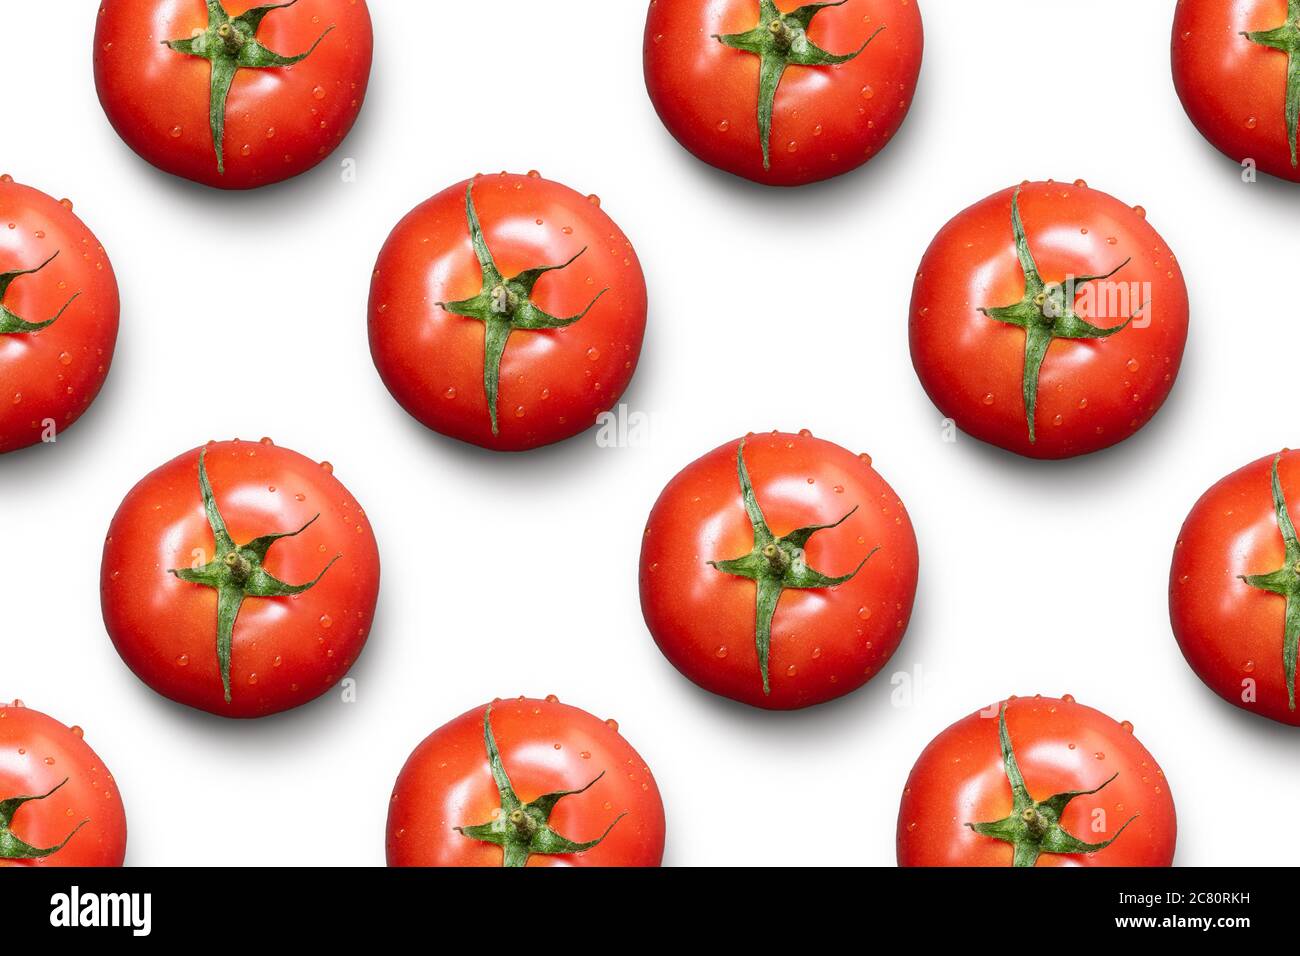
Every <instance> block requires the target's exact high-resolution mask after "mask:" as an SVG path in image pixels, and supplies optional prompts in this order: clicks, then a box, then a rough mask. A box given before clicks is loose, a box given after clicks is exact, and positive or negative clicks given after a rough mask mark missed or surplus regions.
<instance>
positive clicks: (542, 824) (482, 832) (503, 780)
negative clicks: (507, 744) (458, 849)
mask: <svg viewBox="0 0 1300 956" xmlns="http://www.w3.org/2000/svg"><path fill="white" fill-rule="evenodd" d="M483 743H484V746H485V747H486V749H487V755H488V767H489V768H490V769H491V771H492V780H493V782H494V783H495V784H496V788H497V796H498V799H499V800H500V801H501V812H500V813H498V814H497V815H496V816H494V817H493V819H492V820H491V821H490V822H488V823H480V824H475V825H473V826H464V827H453V828H452V829H454V830H455V831H456V832H457V833H459V834H461V835H462V836H465V837H468V838H469V839H471V840H478V841H480V842H483V843H492V844H494V845H496V846H499V847H501V849H502V865H503V866H506V867H519V866H526V865H527V863H528V858H529V857H530V856H533V855H534V854H538V855H543V856H561V855H565V854H571V853H583V852H585V851H587V850H590V849H592V848H593V847H595V846H598V845H599V844H600V843H601V842H603V841H604V839H605V837H607V836H609V834H610V831H611V830H613V829H614V827H615V826H616V825H617V824H618V821H619V820H622V819H623V817H625V816H627V814H626V813H620V814H619V815H618V816H617V817H615V818H614V822H613V823H611V824H610V825H609V826H608V827H607V828H606V829H605V832H604V833H602V834H601V835H600V836H599V837H597V838H596V839H594V840H588V841H586V842H585V843H578V842H575V841H573V840H570V839H569V838H568V837H565V836H561V835H560V834H559V833H557V832H556V831H555V830H554V829H552V828H551V825H550V819H551V814H552V813H553V812H554V811H555V805H556V804H557V803H559V802H560V801H561V800H562V799H564V798H565V797H573V796H577V795H579V794H582V793H586V792H587V791H588V790H590V789H591V788H592V787H594V786H595V785H596V783H597V781H599V780H600V778H601V777H603V776H605V774H604V772H603V771H602V772H601V773H600V774H598V775H597V776H596V778H595V779H594V780H592V781H591V782H590V783H588V784H587V785H586V786H585V787H580V788H579V789H577V790H557V791H555V792H554V793H547V794H544V795H542V796H540V797H538V798H537V799H535V800H533V801H532V802H530V803H523V802H522V801H520V799H519V797H518V796H517V795H516V794H515V789H514V786H513V785H512V784H511V783H510V776H509V774H507V773H506V768H505V764H504V763H503V762H502V760H501V751H500V749H498V747H497V741H496V737H495V735H493V733H492V705H491V704H488V706H487V709H486V710H485V711H484V713H483Z"/></svg>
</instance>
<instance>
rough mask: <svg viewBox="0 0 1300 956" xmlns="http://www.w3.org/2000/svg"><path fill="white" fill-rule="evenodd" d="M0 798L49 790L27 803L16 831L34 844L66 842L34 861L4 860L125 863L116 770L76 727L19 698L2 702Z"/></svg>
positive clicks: (45, 863) (34, 863)
mask: <svg viewBox="0 0 1300 956" xmlns="http://www.w3.org/2000/svg"><path fill="white" fill-rule="evenodd" d="M0 754H3V755H4V756H3V757H2V758H0V800H10V799H12V798H14V797H19V796H29V795H32V794H43V793H48V792H49V791H50V790H53V789H54V788H55V787H56V786H59V784H60V783H62V781H63V780H65V779H66V780H67V783H64V784H63V786H61V787H59V789H58V790H57V791H56V792H55V793H53V794H52V795H51V796H49V797H47V798H46V799H44V800H32V801H30V802H28V803H25V804H23V806H21V807H20V808H19V809H18V812H17V813H16V814H15V815H14V818H13V832H14V834H15V835H16V836H17V837H18V838H19V839H21V840H23V841H24V842H26V843H28V844H30V845H31V846H35V847H41V848H45V847H52V846H57V845H58V844H60V843H62V842H63V840H64V839H65V838H67V837H68V834H69V833H71V832H72V830H73V828H74V827H76V826H77V824H78V823H80V822H81V821H82V820H87V821H89V822H87V823H86V825H85V826H83V827H82V828H81V829H80V830H78V831H77V833H76V834H75V835H74V836H73V837H72V838H71V839H70V840H68V843H67V845H66V846H64V847H63V848H62V849H61V850H59V851H58V852H56V853H52V854H51V855H49V856H47V857H43V858H40V859H32V860H6V859H0V867H5V866H41V867H74V866H121V865H122V863H123V861H124V860H125V859H126V811H125V810H124V809H123V806H122V795H121V794H120V793H119V792H118V789H117V783H116V781H114V779H113V775H112V773H110V772H109V770H108V768H107V767H105V766H104V762H103V761H102V760H100V759H99V757H98V755H96V753H95V751H94V750H92V749H91V748H90V745H89V744H87V743H86V741H85V740H84V739H83V738H82V736H81V735H79V734H78V733H77V732H76V731H75V730H72V729H70V728H68V727H65V726H64V725H63V724H61V723H59V721H57V720H55V719H54V718H53V717H48V716H46V715H45V714H42V713H41V712H40V711H36V710H32V709H31V708H30V707H26V706H24V705H23V704H22V703H21V702H19V701H14V702H13V703H12V704H4V703H0Z"/></svg>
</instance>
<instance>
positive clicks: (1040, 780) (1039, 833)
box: [898, 694, 1178, 866]
mask: <svg viewBox="0 0 1300 956" xmlns="http://www.w3.org/2000/svg"><path fill="white" fill-rule="evenodd" d="M1013 781H1015V782H1014V783H1013ZM1177 832H1178V826H1177V819H1176V816H1175V813H1174V801H1173V797H1172V796H1171V795H1170V793H1169V784H1168V782H1167V781H1166V780H1165V775H1164V772H1163V771H1162V770H1161V769H1160V767H1159V766H1158V765H1157V764H1156V761H1155V758H1154V757H1152V756H1151V754H1149V753H1148V752H1147V749H1146V748H1145V747H1143V746H1142V744H1140V743H1139V742H1138V739H1137V738H1136V737H1134V736H1133V725H1132V724H1130V723H1128V722H1127V721H1125V722H1124V723H1122V724H1118V723H1116V722H1115V721H1113V720H1111V719H1110V718H1109V717H1107V716H1106V715H1105V714H1103V713H1102V712H1101V711H1098V710H1093V709H1092V708H1091V707H1085V706H1084V705H1083V704H1078V703H1075V700H1074V698H1073V697H1071V696H1070V695H1068V694H1067V695H1066V696H1065V697H1063V698H1061V699H1060V700H1056V699H1055V698H1050V697H1041V696H1036V697H1033V698H1015V697H1013V698H1011V699H1010V700H1008V701H1006V702H1004V703H1003V704H1001V705H998V706H994V707H990V708H988V709H986V710H983V711H977V712H976V713H973V714H970V715H969V716H967V717H963V718H962V719H961V720H959V721H957V723H955V724H953V725H952V726H951V727H949V728H948V729H947V730H945V731H944V732H943V733H941V734H940V735H939V736H938V737H935V738H934V740H932V741H930V745H929V746H928V747H926V748H925V750H924V751H922V753H921V756H920V758H919V759H918V760H917V761H916V766H914V767H913V768H912V773H911V775H910V776H909V777H908V778H907V786H906V787H905V788H904V789H903V803H902V806H901V807H899V810H898V863H899V865H900V866H1013V865H1014V866H1035V865H1037V866H1170V865H1171V864H1172V863H1173V860H1174V840H1175V837H1176V835H1177Z"/></svg>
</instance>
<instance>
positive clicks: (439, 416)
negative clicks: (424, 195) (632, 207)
mask: <svg viewBox="0 0 1300 956" xmlns="http://www.w3.org/2000/svg"><path fill="white" fill-rule="evenodd" d="M645 321H646V287H645V277H644V276H643V275H642V274H641V265H640V262H639V261H638V260H637V257H636V253H635V252H634V251H633V250H632V244H631V243H630V242H629V241H628V239H627V237H626V236H624V235H623V233H622V231H621V230H620V229H619V228H618V226H616V225H615V224H614V222H613V220H611V219H610V218H609V217H608V216H607V215H605V213H603V212H602V211H601V209H600V200H599V199H597V198H596V197H595V196H588V197H585V198H584V197H582V196H580V195H578V194H577V193H575V192H574V191H573V190H571V189H569V188H568V187H566V186H561V185H560V184H559V183H553V182H550V181H549V180H545V179H542V178H541V177H540V176H538V175H537V174H536V173H529V174H528V175H527V176H513V175H509V174H507V173H502V174H500V175H499V176H476V177H475V178H474V179H472V180H470V181H468V182H462V183H457V184H456V185H455V186H452V187H451V188H450V189H446V190H444V191H443V192H440V193H438V195H436V196H434V197H433V198H432V199H429V200H427V201H425V202H423V203H421V204H420V205H419V206H416V207H415V209H413V210H412V211H411V212H410V213H408V214H407V216H406V218H404V219H403V220H402V221H401V222H399V223H398V224H397V228H395V229H394V230H393V232H392V235H390V236H389V237H388V241H387V242H386V243H385V244H384V248H383V251H381V252H380V253H379V262H378V263H377V264H376V266H375V272H374V277H373V280H372V282H371V285H370V351H371V354H372V355H373V356H374V360H375V366H376V368H378V369H379V374H380V376H381V377H382V378H383V380H384V384H385V385H387V386H388V390H389V391H390V392H392V394H393V397H394V398H396V399H397V401H398V402H399V403H400V404H401V406H402V407H403V408H405V409H406V410H407V411H408V412H410V413H411V415H413V416H414V417H415V418H417V419H418V420H419V421H420V422H421V423H423V424H424V425H426V426H428V427H429V428H432V429H433V430H434V431H438V432H442V433H443V434H444V435H450V436H451V437H453V438H459V439H461V440H462V441H467V442H472V443H473V444H476V445H482V446H483V447H485V448H495V449H498V450H502V451H522V450H524V449H528V448H535V447H537V446H538V445H547V444H550V443H551V442H557V441H560V440H562V439H565V438H569V437H571V436H573V435H576V434H578V433H579V432H582V431H585V430H586V429H587V428H589V427H590V426H591V425H592V424H593V423H594V422H595V420H596V418H597V416H599V415H600V414H601V413H602V412H604V411H606V410H608V409H610V408H612V407H614V405H616V404H617V403H618V400H619V397H620V396H621V395H622V394H623V390H624V389H626V388H627V385H628V382H629V381H631V379H632V373H633V372H634V371H635V370H636V363H637V360H638V358H640V355H641V341H642V339H643V338H644V336H645Z"/></svg>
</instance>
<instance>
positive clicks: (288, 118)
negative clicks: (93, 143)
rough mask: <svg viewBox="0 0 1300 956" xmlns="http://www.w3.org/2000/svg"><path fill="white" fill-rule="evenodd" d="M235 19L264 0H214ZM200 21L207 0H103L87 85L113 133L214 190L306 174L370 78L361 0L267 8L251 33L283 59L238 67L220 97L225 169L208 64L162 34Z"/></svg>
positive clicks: (338, 136)
mask: <svg viewBox="0 0 1300 956" xmlns="http://www.w3.org/2000/svg"><path fill="white" fill-rule="evenodd" d="M222 3H223V6H224V7H225V9H226V11H227V12H228V13H229V14H230V15H231V16H232V17H236V16H239V15H240V14H243V13H245V12H247V11H248V10H249V9H251V8H253V7H257V6H261V5H262V3H261V0H222ZM207 25H208V14H207V7H206V5H205V3H204V0H103V2H102V3H101V4H100V7H99V16H98V18H97V21H96V25H95V56H94V65H95V87H96V89H97V90H98V92H99V100H100V103H101V104H102V105H103V107H104V112H105V114H107V116H108V120H109V122H110V123H112V125H113V128H114V129H115V130H116V131H117V133H118V135H119V136H121V137H122V139H123V140H124V141H125V142H126V144H127V145H128V146H130V147H131V149H133V150H134V151H135V152H136V153H137V154H139V155H140V156H141V157H142V158H143V159H145V160H147V161H148V162H149V163H151V164H153V165H154V166H156V167H158V168H159V169H161V170H163V171H164V172H168V173H171V174H173V175H176V176H181V177H183V178H185V179H189V180H193V181H194V182H197V183H202V184H204V185H207V186H214V187H217V188H220V189H254V188H257V187H259V186H266V185H269V184H271V183H277V182H281V181H282V180H285V179H290V178H292V177H294V176H297V175H299V174H301V173H304V172H306V171H307V170H309V169H311V168H312V167H314V166H316V165H317V164H318V163H320V162H321V161H322V160H323V159H324V158H325V157H326V156H328V155H329V154H330V153H331V152H333V151H334V150H335V149H336V148H337V147H338V145H339V144H340V143H341V142H342V141H343V139H344V137H346V136H347V134H348V132H349V131H350V130H351V129H352V126H353V124H354V123H355V122H356V119H357V115H358V114H359V113H360V111H361V105H362V103H363V101H364V100H365V96H366V87H367V85H368V83H369V79H370V66H371V60H372V57H373V49H374V36H373V31H372V28H371V22H370V11H369V8H368V7H367V6H366V3H365V0H299V2H298V3H296V4H295V5H294V6H292V7H287V8H285V9H282V10H275V11H272V12H271V13H269V14H268V15H267V16H266V19H265V20H264V21H263V22H262V24H261V28H260V29H259V30H258V32H257V36H256V38H257V40H258V41H259V42H260V43H262V44H263V45H264V46H266V47H268V48H269V49H271V50H273V51H275V52H277V53H281V54H283V55H286V56H290V55H297V54H299V53H302V52H304V51H306V50H307V49H308V48H310V47H311V45H312V44H313V43H315V42H316V40H317V38H319V37H320V35H321V33H322V32H323V31H324V30H325V28H326V27H329V26H333V27H334V29H333V30H331V31H330V33H329V35H328V36H326V37H325V39H324V40H323V41H322V42H321V44H320V46H319V47H317V48H316V49H315V50H314V51H313V52H312V54H311V55H310V56H309V57H307V59H305V60H303V61H301V62H299V63H296V64H294V65H293V66H289V67H272V68H268V69H241V70H239V71H238V73H237V74H236V75H235V79H234V84H233V85H232V87H231V90H230V96H229V99H228V101H227V104H226V111H225V113H226V120H225V135H224V141H225V174H224V175H222V174H221V173H220V172H218V169H217V156H216V151H215V146H214V143H213V136H212V129H211V122H210V118H209V95H210V81H209V64H208V61H207V60H205V59H202V58H199V57H194V56H189V55H186V54H183V53H178V52H177V51H175V50H172V49H170V48H169V47H167V46H166V45H164V41H167V40H178V39H186V38H189V37H191V36H193V35H195V34H196V32H202V31H203V30H204V29H205V28H206V27H207Z"/></svg>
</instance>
